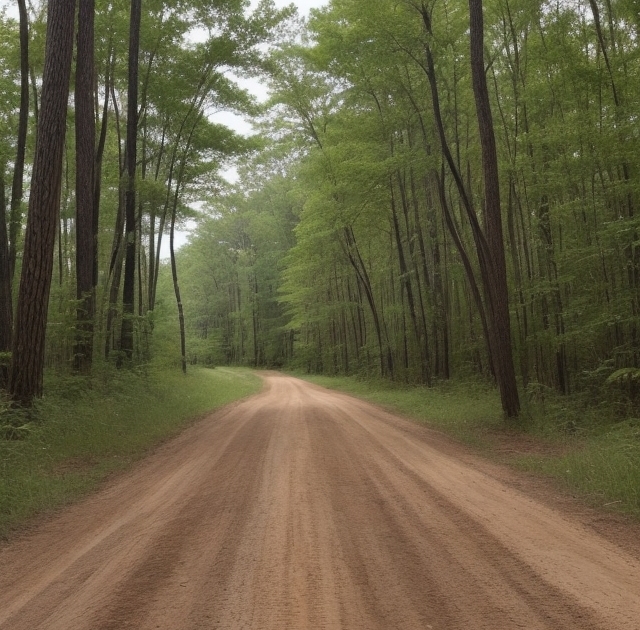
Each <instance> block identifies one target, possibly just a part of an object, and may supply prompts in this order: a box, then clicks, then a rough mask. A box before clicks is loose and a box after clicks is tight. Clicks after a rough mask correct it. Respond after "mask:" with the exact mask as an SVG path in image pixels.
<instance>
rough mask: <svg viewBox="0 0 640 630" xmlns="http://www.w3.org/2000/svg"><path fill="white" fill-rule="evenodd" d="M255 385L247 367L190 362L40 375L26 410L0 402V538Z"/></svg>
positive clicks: (75, 496) (252, 391) (250, 390)
mask: <svg viewBox="0 0 640 630" xmlns="http://www.w3.org/2000/svg"><path fill="white" fill-rule="evenodd" d="M260 386H261V385H260V379H259V378H258V377H257V376H255V375H254V374H253V373H251V372H250V371H248V370H241V369H228V368H216V369H215V370H208V369H203V368H190V370H189V373H188V375H187V376H184V375H183V374H182V373H181V372H179V371H177V370H175V369H174V370H170V369H167V368H155V369H153V368H149V367H147V368H145V369H144V370H138V371H130V370H123V371H117V370H115V369H112V368H109V367H104V368H102V369H101V370H97V371H96V374H94V376H92V377H91V378H90V379H88V378H82V377H78V376H60V375H55V374H47V375H46V379H45V397H44V398H43V399H41V400H39V401H37V402H36V404H35V405H34V407H33V408H32V409H30V410H28V411H15V410H11V409H9V407H8V405H7V404H6V403H5V404H4V405H3V406H0V431H1V433H0V538H3V537H6V536H7V534H8V533H9V532H10V531H11V530H12V529H14V528H15V527H17V526H18V525H19V524H21V523H23V522H24V521H25V520H26V519H27V518H29V517H31V516H33V515H34V514H36V513H38V512H42V511H45V510H48V509H51V508H53V507H56V506H59V505H62V504H65V503H68V502H70V501H72V500H74V499H76V498H77V497H78V496H80V495H81V494H82V493H84V492H86V491H87V490H89V489H91V488H93V487H95V486H96V484H97V483H98V482H99V481H101V480H103V479H104V478H105V477H106V475H107V474H109V473H110V472H112V471H114V470H117V469H121V468H123V467H124V466H126V465H127V464H128V463H130V462H131V461H133V460H135V459H137V458H138V457H140V456H141V455H142V454H144V453H145V452H148V450H149V449H150V448H151V447H153V446H154V445H156V444H158V443H159V442H160V441H162V440H163V439H166V438H167V437H170V436H172V435H174V434H176V433H177V432H178V431H179V430H180V429H181V428H183V427H184V426H186V425H187V424H188V423H189V422H190V420H192V419H193V418H194V417H196V416H198V415H199V414H202V413H204V412H206V411H210V410H213V409H216V408H218V407H221V406H222V405H224V404H226V403H228V402H231V401H233V400H236V399H238V398H242V397H244V396H247V395H249V394H252V393H254V392H256V391H258V389H259V388H260ZM0 405H1V403H0Z"/></svg>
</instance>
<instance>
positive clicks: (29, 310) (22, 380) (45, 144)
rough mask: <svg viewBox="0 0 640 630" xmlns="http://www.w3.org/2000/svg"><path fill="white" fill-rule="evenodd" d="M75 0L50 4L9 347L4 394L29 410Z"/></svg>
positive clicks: (40, 348) (41, 341)
mask: <svg viewBox="0 0 640 630" xmlns="http://www.w3.org/2000/svg"><path fill="white" fill-rule="evenodd" d="M74 18H75V0H49V7H48V12H47V43H46V49H45V62H44V73H43V77H42V97H41V98H42V102H41V107H40V120H39V124H38V132H37V138H36V152H35V159H34V164H33V173H32V178H31V193H30V196H29V213H28V219H27V230H26V234H25V244H24V253H23V261H22V274H21V279H20V290H19V294H18V308H17V312H16V324H15V334H14V338H13V346H12V349H13V351H12V359H11V374H10V383H9V392H10V395H11V397H12V398H13V400H14V401H15V402H16V403H18V404H22V405H28V404H30V403H31V402H32V400H33V398H34V397H37V396H41V395H42V377H43V370H44V349H45V334H46V328H47V315H48V306H49V290H50V288H51V274H52V270H53V249H54V244H55V234H56V225H57V223H58V216H59V211H60V184H61V176H62V157H63V151H64V140H65V133H66V123H67V103H68V99H69V80H70V75H71V58H72V54H73V26H74Z"/></svg>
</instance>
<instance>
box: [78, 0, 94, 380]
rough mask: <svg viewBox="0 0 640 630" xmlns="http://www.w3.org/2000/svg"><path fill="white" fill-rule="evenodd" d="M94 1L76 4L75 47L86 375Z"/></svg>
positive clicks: (81, 355) (90, 316) (85, 366)
mask: <svg viewBox="0 0 640 630" xmlns="http://www.w3.org/2000/svg"><path fill="white" fill-rule="evenodd" d="M94 13H95V2H94V0H79V10H78V36H77V47H76V51H77V54H76V85H75V126H76V298H77V300H78V308H77V331H76V345H75V350H74V366H75V368H76V369H77V370H78V371H80V372H85V373H86V372H88V371H89V370H90V368H91V360H92V355H93V320H94V316H95V285H94V268H93V267H94V260H95V258H96V253H95V250H96V247H97V242H96V238H95V227H94V222H95V221H96V220H97V217H96V216H95V215H96V213H95V208H94V204H95V203H96V200H95V177H94V171H95V134H96V129H95V128H96V124H95V113H94V99H93V86H94Z"/></svg>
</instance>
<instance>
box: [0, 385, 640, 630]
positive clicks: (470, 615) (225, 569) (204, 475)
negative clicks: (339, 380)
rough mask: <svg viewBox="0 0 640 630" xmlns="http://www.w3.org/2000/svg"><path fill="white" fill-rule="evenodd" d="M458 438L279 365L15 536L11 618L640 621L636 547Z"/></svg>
mask: <svg viewBox="0 0 640 630" xmlns="http://www.w3.org/2000/svg"><path fill="white" fill-rule="evenodd" d="M458 450H459V452H456V447H455V446H453V445H451V444H450V443H448V442H447V441H446V440H444V439H442V438H439V437H438V435H437V434H435V433H433V432H430V431H428V430H427V429H424V428H421V427H419V426H416V425H414V424H412V423H411V422H408V421H406V420H403V419H400V418H397V417H394V416H392V415H390V414H387V413H385V412H383V411H381V410H379V409H377V408H375V407H372V406H370V405H367V404H366V403H363V402H360V401H357V400H355V399H353V398H350V397H348V396H344V395H341V394H337V393H334V392H329V391H327V390H323V389H321V388H317V387H314V386H311V385H308V384H306V383H304V382H302V381H299V380H296V379H293V378H289V377H284V376H277V375H274V376H269V377H267V379H266V386H265V390H264V391H263V392H262V393H261V394H259V395H258V396H255V397H253V398H251V399H248V400H246V401H245V402H242V403H240V404H236V405H235V406H232V407H228V408H226V409H225V410H223V411H222V412H220V413H218V414H215V415H213V416H211V417H210V418H208V419H206V420H204V421H202V422H200V423H198V424H197V425H195V426H193V427H192V428H190V429H188V430H187V431H186V432H185V433H183V434H182V435H181V436H180V437H179V438H177V439H175V440H173V441H171V442H169V443H167V444H165V445H164V446H163V447H161V448H160V449H158V451H157V452H156V453H154V454H153V455H152V456H151V457H149V458H148V459H146V460H144V461H143V462H142V463H141V464H140V465H138V466H137V467H136V468H135V470H133V471H131V472H129V473H127V474H126V475H123V476H121V477H119V478H118V479H116V480H114V481H112V482H111V483H110V484H109V485H108V487H106V488H105V489H104V490H102V491H101V492H99V493H97V494H95V495H93V496H91V497H89V498H88V499H86V500H84V501H83V502H82V503H80V504H78V505H75V506H73V507H71V508H70V509H67V510H65V511H64V512H62V513H61V514H59V515H56V516H55V517H53V518H51V519H48V520H47V521H46V522H44V523H42V524H41V525H40V526H38V527H37V528H36V529H35V530H34V531H32V532H30V533H28V534H26V535H24V536H22V537H21V538H20V539H18V540H17V541H14V542H13V543H12V544H11V545H7V546H5V547H4V548H2V549H0V629H2V630H9V629H11V630H37V629H42V630H80V629H86V630H107V629H112V630H121V629H124V628H136V629H141V630H151V629H156V628H162V629H166V630H182V629H184V630H196V629H200V628H202V629H204V628H206V629H209V628H211V629H212V628H222V629H225V630H226V629H229V630H231V629H233V630H235V629H238V630H239V629H242V628H251V629H255V630H287V629H291V630H305V629H309V630H311V629H313V630H320V629H323V628H331V629H333V628H344V629H348V630H356V629H363V630H364V629H366V630H375V629H380V630H395V629H416V630H417V629H420V630H423V629H433V630H435V629H439V630H453V629H461V630H462V629H464V630H479V629H491V630H509V629H511V628H527V629H530V630H534V629H538V628H548V629H550V630H562V629H565V628H570V629H576V630H588V629H591V628H601V629H606V630H618V629H623V628H624V629H638V628H640V561H639V560H638V557H637V556H636V555H634V554H633V553H630V552H627V551H624V550H623V549H622V548H621V547H619V546H618V545H616V544H614V543H612V542H610V541H607V540H606V539H605V538H603V537H601V536H599V535H598V534H596V533H595V532H594V531H593V530H592V529H590V528H588V527H587V526H585V525H584V524H580V523H579V522H577V521H575V520H574V519H572V518H570V517H567V516H566V515H563V514H562V513H560V512H559V511H557V510H555V509H553V508H551V507H549V506H548V505H546V504H543V503H541V502H540V501H538V500H536V499H534V498H531V497H530V496H528V495H527V494H524V493H523V492H522V491H520V490H517V489H516V488H514V487H513V484H510V483H505V480H507V477H508V476H509V474H510V473H508V472H506V471H502V470H501V469H500V468H499V467H497V466H492V465H489V464H483V463H482V462H480V461H476V460H475V459H474V458H473V456H471V455H469V454H465V453H464V451H463V450H462V449H458ZM507 481H508V480H507Z"/></svg>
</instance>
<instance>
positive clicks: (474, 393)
mask: <svg viewBox="0 0 640 630" xmlns="http://www.w3.org/2000/svg"><path fill="white" fill-rule="evenodd" d="M298 376H301V377H302V378H305V379H306V380H309V381H311V382H314V383H316V384H318V385H322V386H324V387H329V388H332V389H338V390H340V391H344V392H348V393H351V394H354V395H356V396H359V397H361V398H364V399H366V400H368V401H370V402H373V403H376V404H378V405H382V406H383V407H386V408H388V409H390V410H393V411H395V412H397V413H401V414H404V415H406V416H409V417H411V418H414V419H415V420H418V421H420V422H423V423H425V424H427V425H429V426H431V427H434V428H437V429H440V430H442V431H444V432H446V433H448V434H449V435H452V436H453V437H455V438H456V439H457V440H460V441H462V442H464V443H467V444H470V445H473V446H474V447H476V448H481V449H482V450H484V451H485V452H486V453H490V454H492V456H496V457H499V459H500V460H501V461H504V462H506V463H508V464H510V465H513V466H515V467H517V468H520V469H523V470H527V471H532V472H536V473H539V474H543V475H547V476H550V477H552V478H554V479H556V480H558V481H559V482H560V483H561V484H562V485H563V486H564V487H565V488H567V489H569V490H570V491H571V492H572V493H574V494H576V495H580V496H582V497H583V499H585V500H586V501H587V502H589V503H591V504H592V505H595V506H598V507H604V508H606V509H612V510H617V511H622V512H625V513H630V514H633V515H634V516H635V517H640V417H639V416H640V414H638V412H637V411H636V410H634V407H633V406H632V405H630V404H628V402H626V401H624V399H622V398H615V397H609V398H602V397H599V398H597V399H596V398H595V396H594V395H593V393H592V392H584V393H582V394H576V395H572V396H560V395H558V394H556V393H554V392H552V391H545V392H543V394H544V395H541V392H540V391H538V390H535V391H533V392H531V391H527V392H525V395H524V396H523V397H522V398H523V401H522V402H523V414H522V422H520V423H519V425H518V427H517V428H514V426H513V425H509V424H507V423H505V421H504V420H503V417H502V412H501V408H500V399H499V396H498V393H497V391H496V390H495V388H493V387H491V386H490V385H489V384H487V383H484V382H478V381H468V382H463V381H450V382H446V383H440V384H438V385H437V386H435V387H432V388H426V387H408V386H403V385H400V384H396V383H390V382H388V381H380V380H370V381H367V380H359V379H357V378H355V377H325V376H309V375H301V374H298ZM505 443H507V444H509V448H508V449H504V448H503V447H504V445H505Z"/></svg>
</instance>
